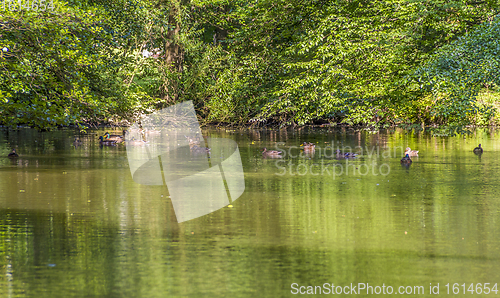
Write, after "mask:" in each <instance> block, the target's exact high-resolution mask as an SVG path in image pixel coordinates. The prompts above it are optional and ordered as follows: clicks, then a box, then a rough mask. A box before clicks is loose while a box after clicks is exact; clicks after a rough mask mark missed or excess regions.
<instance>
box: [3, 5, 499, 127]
mask: <svg viewBox="0 0 500 298" xmlns="http://www.w3.org/2000/svg"><path fill="white" fill-rule="evenodd" d="M9 3H10V2H9ZM16 3H17V2H16ZM20 3H23V2H22V1H21V2H20ZM26 3H35V4H36V3H40V2H36V1H35V2H26ZM53 3H54V10H49V9H47V10H45V11H41V10H40V9H37V10H35V9H33V7H29V8H31V9H28V6H25V7H18V9H17V10H16V11H13V10H10V9H9V8H8V7H7V8H6V9H5V10H4V11H2V12H0V28H1V33H0V48H2V49H3V51H2V52H1V56H0V70H1V72H2V76H1V78H0V123H2V124H4V125H11V126H15V125H19V124H27V125H30V126H35V127H39V128H51V127H57V126H61V125H70V124H76V125H88V124H89V123H106V122H109V121H120V120H123V119H125V120H133V119H134V118H135V117H137V116H138V115H140V114H142V113H149V112H152V111H154V110H155V109H158V108H162V107H164V106H165V105H169V104H171V103H174V102H180V101H185V100H193V101H194V102H195V104H196V108H197V110H198V114H199V116H200V118H201V119H202V120H204V121H206V122H225V123H232V124H233V123H234V124H247V123H252V124H254V125H268V124H274V125H303V124H307V123H312V122H314V121H323V122H325V121H326V122H345V123H348V124H363V125H368V126H371V127H374V128H377V127H383V126H387V125H394V124H396V125H398V124H408V123H418V124H424V125H425V124H427V125H428V124H445V125H461V126H464V125H469V124H491V122H492V121H490V120H491V119H493V118H494V117H493V116H494V114H495V112H496V106H495V104H494V103H493V102H490V103H484V102H483V103H482V102H480V101H478V94H480V93H481V92H482V91H484V90H485V89H487V90H489V91H491V92H496V88H497V86H498V75H497V73H496V65H497V63H498V57H499V52H498V51H497V44H498V42H497V40H498V39H499V38H500V32H499V31H498V23H499V19H498V18H497V17H496V16H497V15H498V14H499V8H500V5H499V4H498V3H497V1H479V2H478V1H469V0H453V1H447V2H445V1H440V0H429V1H424V0H387V1H353V0H334V1H324V0H309V1H308V0H291V1H271V0H260V1H241V0H238V1H227V0H197V1H195V0H193V1H187V0H162V1H145V0H130V1H129V0H107V1H103V0H86V1H73V0H71V1H67V2H65V1H59V0H56V1H54V2H53ZM478 113H479V114H482V115H487V116H486V118H487V119H486V121H482V122H478V120H477V117H474V115H477V114H478Z"/></svg>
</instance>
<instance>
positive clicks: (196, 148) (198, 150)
mask: <svg viewBox="0 0 500 298" xmlns="http://www.w3.org/2000/svg"><path fill="white" fill-rule="evenodd" d="M189 149H190V150H191V153H210V148H206V147H199V146H193V147H191V146H190V147H189Z"/></svg>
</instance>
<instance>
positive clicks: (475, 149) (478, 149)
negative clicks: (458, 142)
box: [473, 144, 483, 154]
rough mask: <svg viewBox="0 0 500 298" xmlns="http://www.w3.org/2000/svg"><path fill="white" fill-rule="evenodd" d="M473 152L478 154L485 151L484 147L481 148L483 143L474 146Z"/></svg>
mask: <svg viewBox="0 0 500 298" xmlns="http://www.w3.org/2000/svg"><path fill="white" fill-rule="evenodd" d="M473 152H474V153H476V154H481V153H483V148H481V144H479V146H478V147H476V148H474V150H473Z"/></svg>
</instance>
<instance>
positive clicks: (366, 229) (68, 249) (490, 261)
mask: <svg viewBox="0 0 500 298" xmlns="http://www.w3.org/2000/svg"><path fill="white" fill-rule="evenodd" d="M103 133H104V131H102V130H101V131H92V132H88V133H85V134H83V133H82V134H80V133H78V132H75V131H70V130H61V131H55V132H37V131H35V130H32V129H20V130H9V131H7V130H3V131H0V297H97V296H102V297H286V296H296V295H293V294H295V293H300V292H302V293H307V291H309V293H311V292H314V291H316V294H319V293H320V292H319V291H321V292H322V293H323V294H328V293H330V292H331V291H332V285H333V291H337V292H338V291H340V290H342V293H344V294H345V293H346V291H348V292H351V291H352V290H351V288H352V287H356V288H354V293H358V294H362V295H363V296H371V294H372V293H373V292H375V293H373V295H375V294H376V292H379V293H381V294H380V296H383V293H386V292H389V291H391V289H392V292H393V293H397V292H398V291H401V290H402V291H406V293H409V292H412V293H416V292H417V291H420V295H418V296H419V297H423V296H424V297H425V296H436V295H435V294H433V295H431V291H434V293H437V292H436V291H439V294H440V295H441V296H443V295H446V294H447V293H449V294H450V295H451V294H452V293H453V291H455V293H457V295H459V296H463V295H472V294H474V295H475V294H476V293H478V292H479V291H480V290H481V291H482V292H490V293H491V294H495V293H496V292H495V291H498V290H500V288H498V286H496V284H497V283H500V270H498V268H499V267H500V175H498V173H499V172H500V155H499V154H498V153H499V152H500V142H499V133H498V131H494V130H478V131H476V132H475V133H473V134H472V135H469V136H466V137H464V136H456V137H432V136H430V135H429V134H426V133H419V134H415V133H411V134H408V133H405V131H381V132H380V133H376V134H370V133H367V132H359V131H358V132H357V131H354V130H352V129H347V128H335V127H333V128H315V129H313V128H305V129H302V130H295V131H294V130H246V129H244V130H229V129H215V128H212V129H205V130H203V134H204V135H205V136H208V137H211V138H226V139H231V140H233V141H235V142H236V144H237V145H238V150H239V154H240V156H241V163H242V168H243V171H244V182H245V190H244V192H243V194H242V195H241V196H239V198H237V199H235V198H233V201H232V202H231V205H230V206H226V207H223V208H220V209H218V210H216V211H214V212H211V213H209V214H206V215H204V216H200V217H198V218H195V219H192V220H188V221H184V222H181V223H179V222H178V221H177V216H178V214H177V215H176V213H175V210H174V208H173V205H172V200H171V198H170V194H169V190H168V187H167V186H165V185H144V184H139V183H136V182H135V181H134V180H133V178H132V175H131V171H130V170H129V163H128V159H127V152H126V146H125V145H124V144H119V145H118V146H100V145H99V141H98V136H99V135H102V134H103ZM114 133H119V131H118V130H117V131H114ZM75 136H77V137H79V138H80V139H81V141H82V144H81V145H80V146H77V147H75V146H74V145H73V140H74V137H75ZM305 141H307V142H313V143H315V144H316V151H315V153H314V154H304V152H303V151H302V150H301V146H300V144H302V142H305ZM479 143H481V144H482V146H483V148H484V153H483V154H482V155H481V156H477V155H475V154H474V153H473V152H472V150H473V148H474V147H476V146H477V145H478V144H479ZM145 146H147V145H145ZM408 146H409V147H411V148H412V149H415V150H419V156H418V157H413V158H412V159H413V163H412V164H411V165H410V166H409V167H406V166H402V165H401V164H400V159H401V157H402V156H403V153H402V152H403V151H404V148H406V147H408ZM264 147H266V148H268V149H270V150H276V149H277V148H278V149H280V150H281V151H284V153H283V154H282V155H284V156H283V158H263V155H262V153H261V152H262V149H263V148H264ZM337 147H339V148H340V149H343V150H348V147H350V148H352V149H351V150H352V152H357V153H361V154H360V155H359V156H358V157H356V158H354V159H344V158H337V157H336V155H335V154H332V152H333V151H332V148H334V149H337ZM343 147H344V148H343ZM12 148H16V152H17V153H18V154H19V157H18V158H17V159H9V158H7V155H8V154H9V152H10V151H11V149H12ZM487 283H489V284H487ZM351 284H352V285H351ZM438 284H439V287H436V286H437V285H438ZM447 284H448V285H447ZM471 284H473V287H470V285H471ZM479 284H480V285H479ZM363 285H364V286H363ZM308 286H311V287H309V288H308ZM315 286H317V287H315ZM338 286H341V287H342V288H339V287H338ZM346 286H347V287H346ZM364 287H366V289H364ZM370 287H372V289H371V290H370ZM418 287H421V288H418ZM471 290H472V291H473V293H472V292H471ZM370 291H371V292H370ZM382 291H383V292H382ZM422 293H423V294H422ZM367 294H368V295H367Z"/></svg>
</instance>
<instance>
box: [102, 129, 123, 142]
mask: <svg viewBox="0 0 500 298" xmlns="http://www.w3.org/2000/svg"><path fill="white" fill-rule="evenodd" d="M125 133H126V130H124V131H123V135H121V136H120V135H110V134H109V132H106V133H105V134H104V141H115V142H116V143H121V142H123V140H124V139H125V137H124V136H125Z"/></svg>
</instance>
